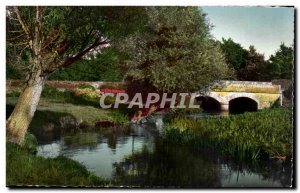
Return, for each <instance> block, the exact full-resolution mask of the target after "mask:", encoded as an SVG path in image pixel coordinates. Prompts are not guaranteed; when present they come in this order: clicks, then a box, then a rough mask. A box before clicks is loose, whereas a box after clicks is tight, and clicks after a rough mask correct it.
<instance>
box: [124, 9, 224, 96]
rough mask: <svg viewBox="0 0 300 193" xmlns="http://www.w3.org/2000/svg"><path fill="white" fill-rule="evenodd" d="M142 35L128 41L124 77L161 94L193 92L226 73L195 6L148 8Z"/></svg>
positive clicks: (206, 25) (214, 43)
mask: <svg viewBox="0 0 300 193" xmlns="http://www.w3.org/2000/svg"><path fill="white" fill-rule="evenodd" d="M146 13H147V18H148V23H147V27H146V28H147V30H146V31H145V32H144V33H138V34H136V35H135V36H131V37H129V38H127V40H126V41H125V43H124V44H123V45H124V47H123V50H124V51H125V52H126V53H128V55H129V57H130V58H129V59H128V60H127V61H126V62H125V65H124V66H123V69H124V72H125V77H126V78H127V79H130V80H134V81H141V82H149V83H150V84H151V85H152V86H154V87H156V88H158V89H161V90H163V91H170V92H174V91H176V92H179V91H188V92H192V91H196V90H199V89H201V88H203V87H206V86H208V85H209V84H210V83H212V81H215V80H220V79H222V78H224V77H226V76H227V75H228V74H229V70H228V67H227V65H226V62H225V58H224V55H223V54H222V51H221V49H220V47H219V46H218V45H217V43H216V42H215V41H214V40H213V38H212V36H211V34H210V25H209V24H208V22H207V20H206V18H205V15H204V14H203V13H202V11H201V10H199V8H197V7H148V8H147V9H146Z"/></svg>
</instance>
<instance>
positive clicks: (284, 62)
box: [269, 43, 294, 79]
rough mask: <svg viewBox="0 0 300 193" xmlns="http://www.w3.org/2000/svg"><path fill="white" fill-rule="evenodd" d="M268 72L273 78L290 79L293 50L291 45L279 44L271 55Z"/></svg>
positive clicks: (291, 75)
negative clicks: (277, 48)
mask: <svg viewBox="0 0 300 193" xmlns="http://www.w3.org/2000/svg"><path fill="white" fill-rule="evenodd" d="M269 61H270V67H269V69H270V73H271V76H272V78H273V79H292V77H293V66H294V50H293V47H288V46H285V45H284V44H283V43H282V44H281V45H280V48H279V50H277V51H276V53H275V55H271V57H270V59H269Z"/></svg>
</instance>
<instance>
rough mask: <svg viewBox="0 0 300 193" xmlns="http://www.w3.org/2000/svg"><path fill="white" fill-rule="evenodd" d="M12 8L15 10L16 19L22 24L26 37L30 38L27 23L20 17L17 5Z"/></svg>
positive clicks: (30, 34)
mask: <svg viewBox="0 0 300 193" xmlns="http://www.w3.org/2000/svg"><path fill="white" fill-rule="evenodd" d="M14 10H15V13H16V14H17V18H18V21H19V23H20V24H21V25H22V28H23V30H24V32H25V34H26V35H27V37H28V39H30V40H32V33H31V31H30V30H29V28H28V26H27V24H26V23H25V21H24V19H23V18H22V16H21V14H20V11H19V8H18V7H17V6H15V7H14Z"/></svg>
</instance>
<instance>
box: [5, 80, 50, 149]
mask: <svg viewBox="0 0 300 193" xmlns="http://www.w3.org/2000/svg"><path fill="white" fill-rule="evenodd" d="M44 83H45V78H44V77H40V76H38V75H37V76H36V78H35V79H34V81H32V82H31V83H29V84H28V85H27V86H26V87H25V88H24V91H23V92H22V93H21V95H20V97H19V99H18V102H17V104H16V106H15V108H14V110H13V112H12V114H11V115H10V117H9V118H8V120H7V122H6V137H7V140H9V141H11V142H13V143H18V144H22V143H23V142H24V139H25V134H26V132H27V129H28V127H29V124H30V122H31V120H32V118H33V116H34V113H35V111H36V108H37V105H38V103H39V100H40V96H41V93H42V90H43V87H44Z"/></svg>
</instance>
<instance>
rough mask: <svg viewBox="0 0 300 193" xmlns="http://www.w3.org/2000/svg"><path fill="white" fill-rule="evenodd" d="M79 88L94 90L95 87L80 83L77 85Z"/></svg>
mask: <svg viewBox="0 0 300 193" xmlns="http://www.w3.org/2000/svg"><path fill="white" fill-rule="evenodd" d="M78 88H79V89H91V90H93V91H95V90H96V89H95V87H93V86H92V85H86V84H81V85H79V86H78Z"/></svg>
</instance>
